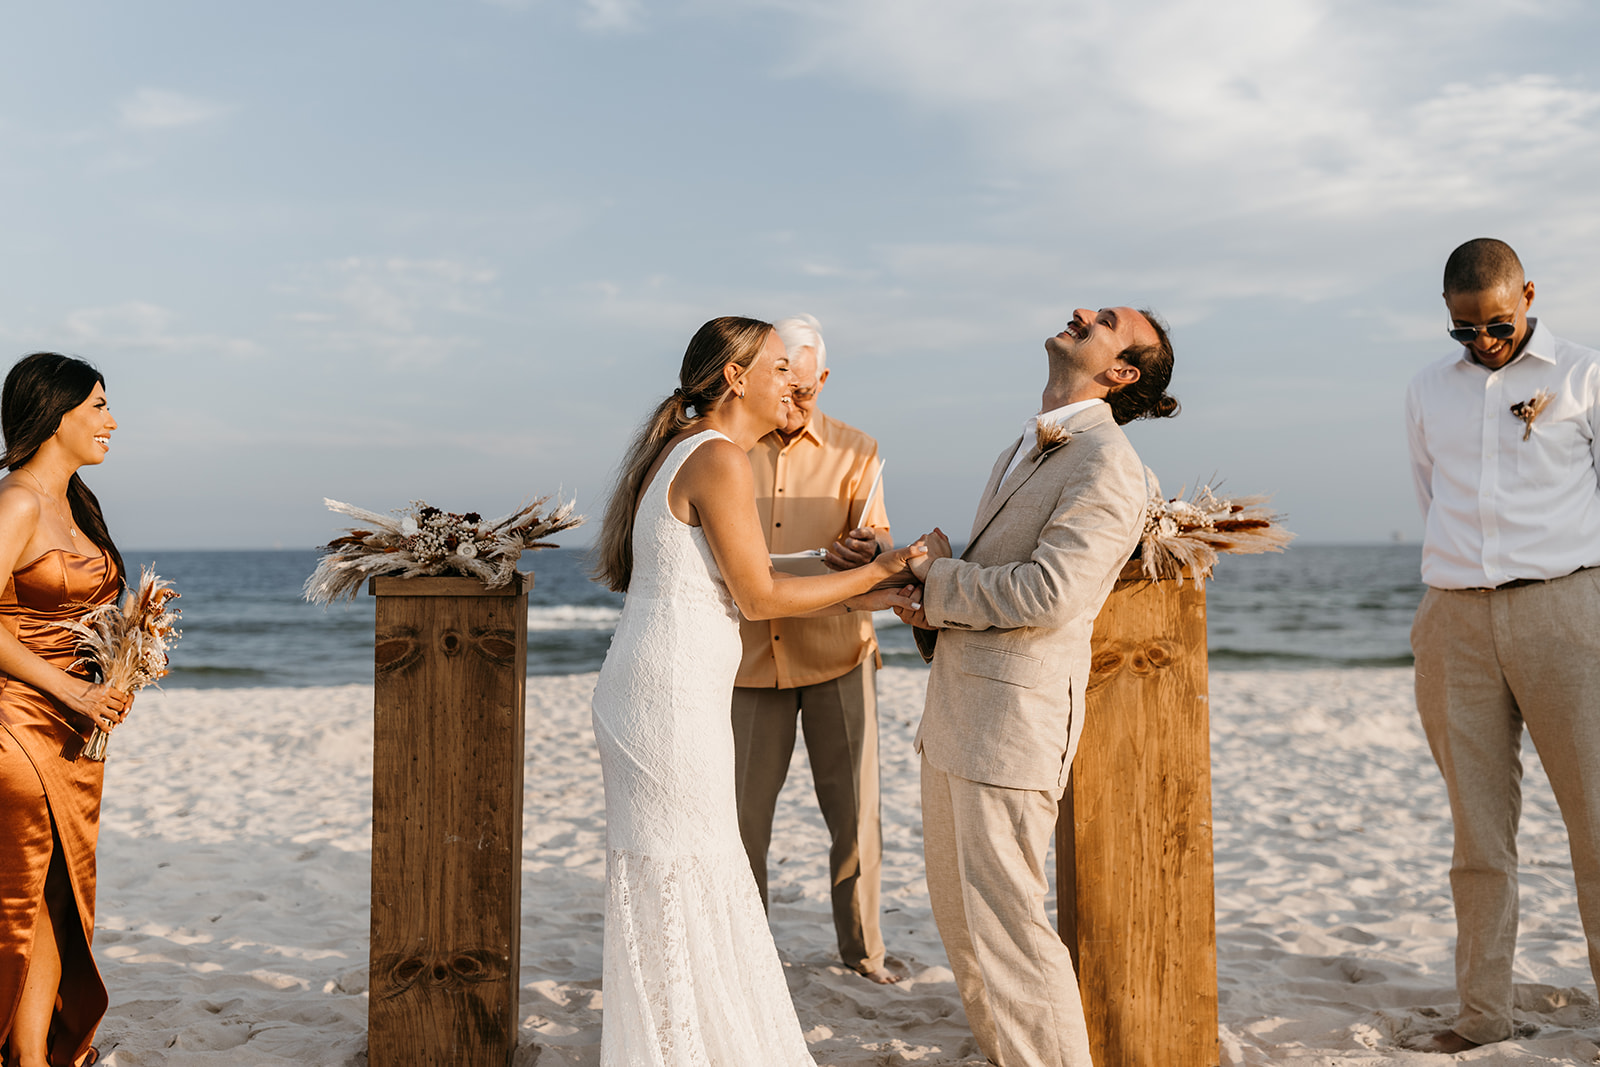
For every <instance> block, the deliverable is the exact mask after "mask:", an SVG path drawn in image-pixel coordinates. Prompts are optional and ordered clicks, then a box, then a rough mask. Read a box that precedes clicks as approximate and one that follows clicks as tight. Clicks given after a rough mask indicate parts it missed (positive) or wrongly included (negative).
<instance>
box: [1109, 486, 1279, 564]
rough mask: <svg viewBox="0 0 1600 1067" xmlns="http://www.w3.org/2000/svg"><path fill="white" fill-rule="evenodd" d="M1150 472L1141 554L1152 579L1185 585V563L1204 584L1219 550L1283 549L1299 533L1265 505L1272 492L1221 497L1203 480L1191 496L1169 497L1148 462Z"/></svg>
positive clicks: (1258, 550) (1267, 550)
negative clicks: (1287, 525) (1286, 527)
mask: <svg viewBox="0 0 1600 1067" xmlns="http://www.w3.org/2000/svg"><path fill="white" fill-rule="evenodd" d="M1145 476H1146V478H1147V479H1148V480H1149V485H1150V507H1149V513H1148V514H1147V516H1146V517H1145V521H1144V533H1143V535H1141V537H1140V538H1139V555H1140V557H1141V559H1142V562H1143V566H1144V574H1145V577H1146V578H1149V579H1150V580H1151V581H1155V580H1157V579H1161V578H1176V579H1178V582H1179V584H1180V585H1181V584H1182V583H1183V569H1184V568H1185V567H1188V568H1189V573H1190V574H1191V575H1192V576H1193V577H1194V583H1195V585H1197V586H1204V585H1205V580H1206V579H1207V578H1209V577H1210V576H1211V570H1212V568H1213V567H1215V566H1216V563H1217V556H1218V554H1220V553H1224V552H1228V553H1234V554H1237V555H1254V554H1256V553H1259V552H1282V551H1283V548H1284V546H1285V545H1287V544H1288V543H1289V542H1290V541H1292V540H1294V534H1292V533H1290V532H1289V531H1288V530H1286V529H1284V528H1283V526H1282V522H1283V516H1282V515H1279V514H1277V513H1276V512H1274V511H1272V510H1271V509H1270V508H1268V507H1267V506H1266V503H1267V501H1268V500H1270V499H1271V497H1267V496H1241V497H1233V498H1229V497H1220V496H1218V495H1217V494H1216V492H1215V491H1214V490H1213V489H1212V488H1211V486H1209V485H1203V486H1201V487H1200V488H1199V489H1196V490H1195V492H1194V495H1193V496H1191V497H1190V498H1189V499H1187V500H1185V499H1184V498H1183V494H1182V493H1181V492H1180V493H1179V494H1178V495H1177V496H1175V497H1173V498H1172V499H1171V500H1167V499H1164V498H1163V497H1162V495H1161V483H1160V482H1158V481H1157V480H1156V476H1155V474H1154V473H1153V472H1152V471H1151V470H1150V468H1148V467H1146V468H1145Z"/></svg>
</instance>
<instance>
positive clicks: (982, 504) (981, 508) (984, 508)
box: [962, 437, 1027, 558]
mask: <svg viewBox="0 0 1600 1067" xmlns="http://www.w3.org/2000/svg"><path fill="white" fill-rule="evenodd" d="M1026 444H1027V442H1026V441H1024V440H1023V439H1022V438H1020V437H1018V438H1017V441H1016V444H1014V445H1012V446H1011V447H1010V448H1008V449H1006V450H1005V451H1004V452H1001V453H1000V458H999V459H997V460H995V464H994V470H992V471H990V472H989V482H988V484H987V485H985V486H984V487H983V496H982V497H980V498H979V500H978V513H977V514H976V515H974V516H973V518H972V533H971V534H970V535H968V537H967V547H968V548H971V547H972V542H974V541H976V540H977V539H978V534H979V533H981V532H982V531H983V528H984V527H985V526H987V525H989V520H990V519H992V518H994V513H995V512H996V511H998V510H1000V504H999V503H998V502H997V501H996V499H995V498H996V496H997V495H998V493H999V492H1000V479H1001V478H1003V477H1005V473H1006V468H1007V467H1009V466H1011V457H1012V456H1014V455H1016V454H1017V449H1019V448H1022V447H1024V446H1025V445H1026ZM1023 462H1024V463H1026V462H1027V461H1026V460H1024V461H1023ZM962 555H963V558H964V557H965V553H963V554H962Z"/></svg>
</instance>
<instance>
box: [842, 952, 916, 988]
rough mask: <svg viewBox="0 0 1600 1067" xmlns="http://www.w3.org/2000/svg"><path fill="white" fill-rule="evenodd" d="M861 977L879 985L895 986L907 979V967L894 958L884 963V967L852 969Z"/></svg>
mask: <svg viewBox="0 0 1600 1067" xmlns="http://www.w3.org/2000/svg"><path fill="white" fill-rule="evenodd" d="M851 969H852V970H854V971H855V972H856V973H857V974H859V975H860V976H861V977H863V978H865V979H866V980H867V981H869V982H876V983H877V984H878V985H894V984H895V983H896V982H898V981H900V979H902V978H904V977H905V970H906V965H905V964H903V963H901V962H900V961H899V960H897V959H895V958H894V957H893V956H890V957H888V958H887V959H885V960H884V961H883V966H882V967H861V968H851Z"/></svg>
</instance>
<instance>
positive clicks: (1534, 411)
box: [1511, 389, 1556, 441]
mask: <svg viewBox="0 0 1600 1067" xmlns="http://www.w3.org/2000/svg"><path fill="white" fill-rule="evenodd" d="M1555 398H1556V395H1555V394H1554V393H1552V392H1551V391H1550V390H1548V389H1541V390H1539V391H1538V392H1537V393H1534V394H1533V397H1532V398H1531V399H1528V400H1519V401H1517V402H1516V403H1515V404H1512V405H1511V414H1513V415H1515V416H1516V417H1517V418H1519V419H1521V420H1522V439H1523V440H1524V441H1526V440H1527V439H1528V438H1529V437H1530V436H1532V434H1533V420H1534V419H1537V418H1538V417H1539V416H1540V415H1542V414H1543V413H1544V409H1545V408H1547V407H1549V406H1550V401H1552V400H1554V399H1555Z"/></svg>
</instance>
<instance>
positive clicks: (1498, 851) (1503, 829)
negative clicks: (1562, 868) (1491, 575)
mask: <svg viewBox="0 0 1600 1067" xmlns="http://www.w3.org/2000/svg"><path fill="white" fill-rule="evenodd" d="M1411 648H1412V651H1413V652H1414V653H1415V654H1416V672H1417V681H1416V686H1417V708H1418V710H1419V711H1420V713H1421V715H1422V726H1423V730H1424V731H1425V732H1426V733H1427V735H1428V744H1429V746H1430V747H1431V748H1432V749H1433V758H1434V760H1435V761H1436V762H1437V763H1438V764H1439V770H1440V771H1441V772H1442V773H1443V775H1444V781H1445V786H1446V788H1447V789H1448V790H1449V793H1450V814H1451V817H1452V818H1453V820H1454V822H1455V856H1454V859H1453V861H1452V863H1451V867H1450V889H1451V893H1452V895H1453V896H1454V898H1455V907H1456V927H1457V940H1456V989H1457V992H1458V993H1459V994H1460V996H1461V1014H1460V1016H1459V1017H1458V1019H1457V1020H1456V1023H1455V1025H1454V1029H1455V1031H1456V1032H1457V1033H1458V1034H1460V1035H1461V1036H1462V1037H1464V1038H1467V1039H1468V1040H1469V1041H1477V1042H1479V1043H1487V1042H1490V1041H1503V1040H1505V1039H1506V1038H1508V1037H1510V1036H1511V1032H1512V1018H1511V1007H1512V982H1511V966H1512V961H1513V958H1514V956H1515V954H1516V942H1517V822H1518V819H1519V818H1520V816H1521V813H1522V758H1521V744H1522V727H1523V725H1524V724H1526V725H1527V727H1528V733H1529V735H1530V736H1531V737H1532V738H1533V744H1534V747H1535V748H1537V749H1538V751H1539V758H1540V761H1541V762H1542V763H1543V764H1544V769H1545V772H1546V773H1547V774H1548V775H1549V777H1550V785H1551V786H1552V788H1553V790H1554V792H1555V796H1556V803H1557V804H1558V805H1559V806H1560V808H1561V817H1562V819H1563V820H1564V821H1565V822H1566V825H1567V840H1568V844H1569V847H1570V849H1571V853H1572V872H1573V876H1574V879H1575V881H1576V882H1577V888H1578V915H1579V918H1580V919H1581V921H1582V923H1583V932H1584V936H1585V938H1586V939H1587V941H1588V947H1589V968H1590V971H1591V973H1592V974H1593V975H1594V976H1595V977H1596V979H1597V980H1600V570H1588V571H1579V572H1578V573H1576V574H1571V575H1568V576H1567V577H1565V578H1557V579H1555V580H1554V581H1550V582H1544V583H1541V584H1538V585H1528V586H1522V587H1520V588H1516V589H1497V590H1491V591H1487V592H1480V591H1474V590H1445V589H1429V590H1428V592H1427V594H1426V595H1425V596H1424V597H1423V598H1422V605H1421V606H1420V607H1419V608H1418V609H1417V616H1416V621H1415V623H1414V624H1413V625H1412V628H1411Z"/></svg>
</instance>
